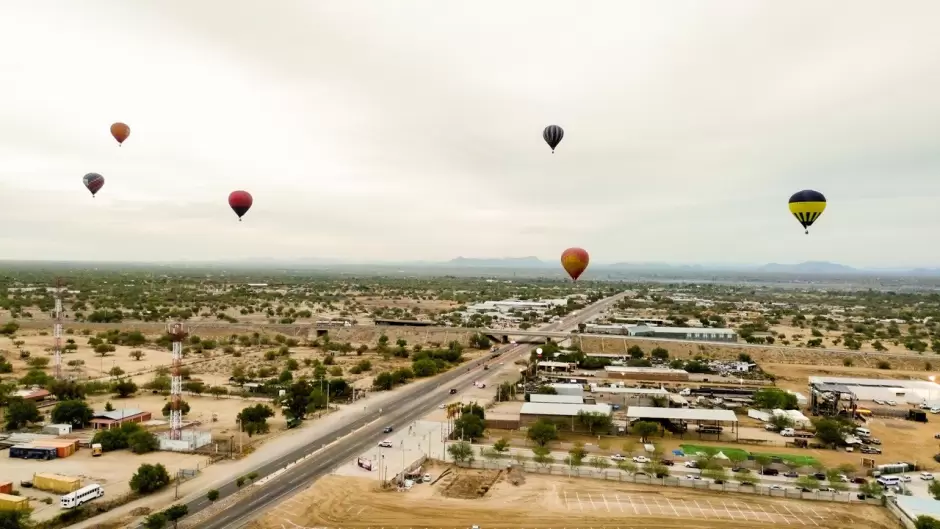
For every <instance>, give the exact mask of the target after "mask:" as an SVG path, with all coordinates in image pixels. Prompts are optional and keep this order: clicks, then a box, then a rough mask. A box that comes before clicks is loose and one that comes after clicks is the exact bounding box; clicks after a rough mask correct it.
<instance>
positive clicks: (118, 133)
mask: <svg viewBox="0 0 940 529" xmlns="http://www.w3.org/2000/svg"><path fill="white" fill-rule="evenodd" d="M111 135H112V136H114V139H116V140H117V142H118V147H120V146H121V144H123V143H124V140H126V139H127V137H128V136H130V135H131V128H130V127H128V126H127V125H125V124H123V123H121V122H120V121H118V122H117V123H112V124H111Z"/></svg>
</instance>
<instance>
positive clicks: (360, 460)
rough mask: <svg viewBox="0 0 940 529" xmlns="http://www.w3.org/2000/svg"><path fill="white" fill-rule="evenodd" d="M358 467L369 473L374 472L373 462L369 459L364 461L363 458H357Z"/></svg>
mask: <svg viewBox="0 0 940 529" xmlns="http://www.w3.org/2000/svg"><path fill="white" fill-rule="evenodd" d="M356 466H358V467H359V468H362V469H365V470H368V471H370V472H371V471H372V461H370V460H368V459H363V458H361V457H357V458H356Z"/></svg>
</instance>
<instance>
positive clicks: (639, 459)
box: [633, 456, 650, 463]
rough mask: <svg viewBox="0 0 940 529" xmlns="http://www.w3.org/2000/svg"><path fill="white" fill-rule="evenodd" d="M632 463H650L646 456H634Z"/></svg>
mask: <svg viewBox="0 0 940 529" xmlns="http://www.w3.org/2000/svg"><path fill="white" fill-rule="evenodd" d="M633 462H634V463H649V462H650V458H648V457H646V456H636V457H634V458H633Z"/></svg>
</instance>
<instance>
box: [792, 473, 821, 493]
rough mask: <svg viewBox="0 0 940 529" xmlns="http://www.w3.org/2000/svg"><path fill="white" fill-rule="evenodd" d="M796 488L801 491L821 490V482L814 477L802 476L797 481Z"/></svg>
mask: <svg viewBox="0 0 940 529" xmlns="http://www.w3.org/2000/svg"><path fill="white" fill-rule="evenodd" d="M796 486H797V487H800V488H801V489H809V490H816V489H818V488H819V480H818V479H816V478H815V477H813V476H800V477H798V478H797V479H796Z"/></svg>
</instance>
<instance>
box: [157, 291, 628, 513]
mask: <svg viewBox="0 0 940 529" xmlns="http://www.w3.org/2000/svg"><path fill="white" fill-rule="evenodd" d="M623 295H624V294H618V295H615V296H612V297H610V298H605V299H602V300H600V301H598V302H597V303H594V304H592V305H590V306H588V307H586V308H584V309H582V310H581V311H580V312H578V314H575V315H573V316H568V317H565V318H563V319H562V320H561V321H559V322H556V323H553V324H551V325H548V326H546V327H545V330H554V329H558V328H561V329H569V328H574V327H576V326H577V324H578V323H580V322H582V321H584V320H586V319H588V318H590V317H593V316H594V315H596V314H598V313H600V312H601V311H602V310H604V309H605V308H607V307H608V306H609V305H610V304H612V303H614V302H615V301H617V300H619V299H620V298H621V297H623ZM532 347H533V346H528V345H519V346H512V347H504V348H503V351H504V353H503V356H504V357H505V359H504V360H503V361H504V362H505V361H512V360H514V359H515V358H516V357H518V356H521V355H522V354H523V353H526V352H528V351H529V350H530V349H531V348H532ZM488 361H490V358H489V357H488V356H487V357H484V358H480V359H478V360H474V361H473V362H470V363H469V364H466V365H464V366H461V367H459V368H457V369H455V370H452V371H450V372H448V373H444V374H442V375H439V376H438V377H436V378H435V379H433V380H432V381H430V384H432V385H433V383H434V382H437V383H438V385H437V386H436V387H435V388H433V389H431V390H428V385H427V384H424V385H415V386H414V387H413V388H412V390H411V391H403V392H402V394H401V396H399V397H398V398H396V399H395V400H393V401H390V402H387V403H385V404H383V408H384V409H385V411H384V412H382V411H381V410H375V411H374V412H370V413H368V414H366V415H364V416H363V417H361V418H359V419H357V420H354V421H353V422H352V423H350V424H347V425H345V426H342V427H339V428H336V429H333V430H331V431H326V432H322V433H320V435H318V436H317V437H315V438H313V439H312V440H311V441H310V442H309V443H308V444H307V445H306V446H304V447H301V448H300V449H297V450H294V451H292V452H290V453H288V454H285V455H283V456H282V457H280V458H278V459H276V460H274V461H270V462H268V463H266V464H264V465H263V466H261V467H260V468H258V469H256V472H258V475H259V476H260V477H264V476H268V475H270V474H272V473H274V472H275V471H277V470H280V469H282V468H284V467H285V466H287V464H288V463H291V462H293V461H296V460H298V459H300V458H301V457H303V456H305V455H307V454H309V453H311V452H313V451H315V450H317V449H319V448H320V447H322V446H324V445H327V444H329V443H331V442H333V441H335V440H337V438H339V437H342V436H345V435H349V434H352V435H350V437H349V438H347V439H344V440H343V441H342V442H339V443H336V444H334V445H332V446H328V447H326V448H324V449H323V451H322V452H320V453H319V454H318V455H316V456H314V457H311V458H310V459H308V460H307V461H304V462H302V463H299V464H297V465H295V466H293V467H292V468H291V469H290V470H288V471H286V472H284V473H283V474H281V475H279V476H278V477H276V478H274V479H272V480H271V481H270V482H269V483H267V484H265V485H258V486H261V487H263V488H264V493H263V494H257V495H255V496H253V497H252V498H251V499H250V500H249V501H244V502H241V503H237V504H235V505H232V506H231V507H229V508H227V509H225V510H223V511H221V512H219V513H218V514H216V515H215V516H213V517H212V518H209V519H207V520H204V521H203V522H201V523H200V524H199V528H200V529H234V528H238V527H242V526H243V525H245V524H247V523H248V522H249V521H250V520H251V519H252V518H254V517H256V516H258V515H260V514H261V513H262V512H263V511H264V509H265V507H267V506H268V505H271V504H274V503H277V502H279V501H281V500H282V499H284V498H286V497H288V496H291V495H293V494H296V493H297V492H299V491H300V490H302V489H304V488H306V487H309V486H310V484H311V483H313V482H314V481H315V480H316V479H318V478H320V477H322V476H324V475H326V474H328V473H329V472H330V471H331V470H332V469H333V468H335V467H336V466H338V465H340V464H342V463H343V462H345V461H348V460H350V459H351V458H353V457H355V456H356V455H358V454H360V453H362V452H363V451H365V450H367V449H368V448H371V447H372V446H373V445H375V443H377V442H378V441H379V440H380V439H381V438H382V436H383V434H382V429H383V428H384V427H385V426H393V427H395V428H396V429H397V430H400V429H401V428H402V427H404V426H407V425H408V424H409V423H411V422H413V421H415V420H418V419H420V418H421V417H423V416H424V415H426V414H427V413H429V412H431V411H432V410H434V409H436V408H437V406H438V405H440V404H441V403H442V402H444V401H446V400H447V399H448V397H449V395H450V388H451V387H454V386H455V385H457V386H459V385H463V384H470V383H471V382H472V381H473V380H480V379H481V378H482V379H485V378H487V377H486V376H483V373H484V372H483V370H482V366H483V364H484V363H486V362H488ZM494 373H495V371H494ZM492 374H493V373H488V375H492ZM406 388H407V386H406ZM379 419H381V421H379ZM357 430H358V431H357ZM311 433H313V432H311ZM252 486H256V485H252ZM237 490H238V487H236V486H235V483H234V479H233V480H232V482H229V483H227V484H225V485H224V486H222V487H219V488H218V491H219V497H220V498H224V497H226V496H229V495H231V494H233V493H235V492H236V491H237ZM210 503H211V502H209V501H208V500H207V499H206V498H204V497H200V498H197V499H195V500H192V501H191V502H189V503H188V504H187V506H188V507H189V513H190V514H193V513H196V512H198V511H201V510H202V509H205V508H206V507H208V506H209V505H210ZM141 527H142V526H141Z"/></svg>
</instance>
